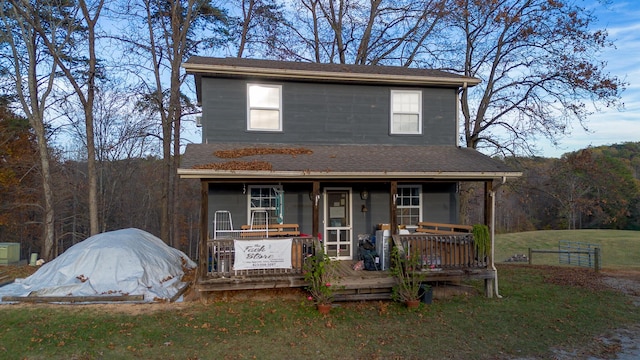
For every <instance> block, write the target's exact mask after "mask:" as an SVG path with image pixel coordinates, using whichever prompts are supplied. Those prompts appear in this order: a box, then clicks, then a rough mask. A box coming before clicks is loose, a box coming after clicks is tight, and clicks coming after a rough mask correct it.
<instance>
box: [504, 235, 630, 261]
mask: <svg viewBox="0 0 640 360" xmlns="http://www.w3.org/2000/svg"><path fill="white" fill-rule="evenodd" d="M559 240H569V241H578V242H584V243H590V244H598V245H600V250H601V254H602V267H604V268H636V269H640V231H623V230H548V231H547V230H545V231H529V232H521V233H513V234H500V235H496V250H495V261H496V262H502V261H504V260H505V259H507V258H509V257H511V256H513V255H514V254H525V255H526V254H527V251H528V248H532V249H536V250H557V249H558V241H559ZM533 264H539V265H558V255H557V254H533Z"/></svg>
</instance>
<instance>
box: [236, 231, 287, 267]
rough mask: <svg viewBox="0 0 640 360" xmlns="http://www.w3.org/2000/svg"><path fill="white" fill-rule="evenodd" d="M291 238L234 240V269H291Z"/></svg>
mask: <svg viewBox="0 0 640 360" xmlns="http://www.w3.org/2000/svg"><path fill="white" fill-rule="evenodd" d="M291 242H292V239H278V240H234V241H233V246H234V248H235V261H234V262H233V269H234V270H253V269H291Z"/></svg>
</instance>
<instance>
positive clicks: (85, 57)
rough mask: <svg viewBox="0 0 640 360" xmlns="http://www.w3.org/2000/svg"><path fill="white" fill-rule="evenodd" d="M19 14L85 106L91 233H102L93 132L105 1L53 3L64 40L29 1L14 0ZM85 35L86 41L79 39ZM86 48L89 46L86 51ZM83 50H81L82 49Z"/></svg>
mask: <svg viewBox="0 0 640 360" xmlns="http://www.w3.org/2000/svg"><path fill="white" fill-rule="evenodd" d="M11 1H12V3H13V4H14V6H15V8H16V9H18V10H17V11H18V12H19V13H20V15H21V16H22V17H24V18H25V19H26V20H27V21H28V22H29V26H31V27H32V28H33V29H34V30H35V31H36V32H37V33H38V34H40V36H41V38H42V45H43V46H44V47H45V48H46V49H47V51H48V53H49V54H50V55H51V56H52V58H53V60H54V61H55V63H56V65H57V68H58V69H59V71H60V72H61V73H62V74H63V75H64V77H65V79H66V81H67V82H68V83H69V84H70V85H71V87H72V88H73V89H74V92H75V95H77V96H78V99H79V101H80V102H81V103H82V106H83V110H84V115H85V129H86V141H87V164H88V180H89V219H90V233H91V235H95V234H97V233H98V232H99V229H100V227H99V223H98V221H99V219H98V185H97V173H96V158H95V145H94V132H93V103H94V98H95V91H96V80H97V76H98V75H99V74H98V70H99V68H98V57H97V54H96V26H97V21H98V18H99V17H100V12H101V11H102V7H103V5H104V0H99V1H96V2H95V3H88V2H86V1H85V0H79V1H78V2H77V3H74V2H72V3H67V2H52V3H50V4H47V5H48V8H52V9H57V11H58V12H59V13H60V14H62V15H63V16H64V20H65V25H66V28H64V29H62V30H63V31H64V38H63V39H62V41H60V39H57V38H51V39H50V38H48V37H47V36H46V35H47V32H48V28H47V24H46V23H44V22H43V21H42V20H41V18H40V14H39V9H37V8H35V7H34V5H33V4H31V3H30V2H29V1H28V0H11ZM38 3H39V2H36V4H38ZM79 32H82V33H83V35H84V37H85V40H86V42H83V41H79V40H81V38H78V37H77V36H75V35H76V34H78V33H79ZM82 46H86V47H84V48H82ZM78 48H80V49H78Z"/></svg>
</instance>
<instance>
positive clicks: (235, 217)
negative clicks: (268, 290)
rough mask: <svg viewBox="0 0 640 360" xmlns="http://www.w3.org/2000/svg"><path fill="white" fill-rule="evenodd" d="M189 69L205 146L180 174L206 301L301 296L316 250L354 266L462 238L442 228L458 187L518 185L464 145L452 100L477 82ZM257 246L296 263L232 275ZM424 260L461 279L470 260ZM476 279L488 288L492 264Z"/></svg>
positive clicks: (210, 66)
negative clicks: (402, 246)
mask: <svg viewBox="0 0 640 360" xmlns="http://www.w3.org/2000/svg"><path fill="white" fill-rule="evenodd" d="M183 66H184V68H185V69H186V71H187V73H188V74H191V75H193V76H194V78H195V83H196V90H197V98H198V102H199V104H200V105H201V107H202V117H201V119H200V123H201V126H202V144H191V145H188V146H187V148H186V151H185V154H184V156H183V159H182V163H181V167H180V169H179V170H178V173H179V175H180V176H181V177H183V178H195V179H200V181H201V184H202V211H201V214H202V226H201V230H202V239H201V246H200V252H199V264H200V271H199V273H200V279H199V284H200V289H201V290H204V291H207V290H216V289H217V288H225V287H224V286H223V284H227V285H226V286H227V287H226V288H232V289H242V288H256V287H274V286H299V285H301V284H302V283H301V282H299V281H297V278H296V276H298V277H299V275H300V271H301V263H302V261H303V260H304V256H305V255H306V254H308V252H309V249H310V247H311V244H312V241H313V240H321V244H322V246H323V248H324V250H325V251H326V253H327V254H328V255H329V256H331V257H332V258H334V259H337V260H342V261H355V260H358V259H359V258H360V257H361V255H360V247H359V246H360V245H361V244H362V240H363V239H365V238H369V239H371V240H374V238H376V235H377V239H375V240H376V241H378V244H381V241H382V239H380V238H381V237H382V236H384V237H385V241H386V237H388V236H389V235H393V234H397V233H398V232H399V229H402V232H403V233H409V234H413V235H414V236H418V235H424V236H427V235H428V234H440V235H442V234H449V233H452V234H457V232H456V231H455V229H453V228H447V229H444V228H443V226H444V225H446V224H458V223H459V222H460V221H459V218H458V207H459V204H458V202H459V197H458V189H459V185H460V183H461V182H464V181H474V182H484V183H485V189H486V190H487V191H486V193H487V194H488V195H489V194H491V193H492V190H491V189H492V186H493V185H492V184H493V182H494V181H504V180H505V179H507V178H509V177H514V176H519V173H517V172H514V171H513V170H511V169H509V168H508V167H506V166H505V165H504V164H503V163H501V162H499V161H496V160H494V159H491V158H489V157H488V156H485V155H483V154H481V153H479V152H477V151H475V150H473V149H468V148H464V147H460V146H459V145H458V139H459V133H458V128H459V122H458V113H459V108H458V106H459V105H458V104H459V99H458V93H459V91H460V89H462V88H465V87H471V86H474V85H476V84H478V83H479V80H478V79H475V78H470V77H464V76H459V75H455V74H450V73H446V72H442V71H436V70H425V69H412V68H404V67H387V66H357V65H339V64H316V63H301V62H283V61H270V60H253V59H237V58H206V57H193V58H191V59H189V61H187V62H186V63H185V64H184V65H183ZM488 195H487V197H486V200H485V208H486V209H487V211H486V218H487V221H486V222H487V224H488V225H490V222H491V219H492V217H493V214H492V212H491V206H489V205H488V204H489V202H490V201H491V199H490V198H489V196H488ZM434 223H435V224H436V225H435V227H432V228H431V229H433V230H434V231H433V232H432V231H430V230H429V226H430V225H433V224H434ZM438 224H440V226H441V229H438V226H437V225H438ZM462 228H464V227H462ZM443 229H444V230H443ZM384 230H387V231H386V232H384ZM381 231H382V232H381ZM463 231H464V230H463ZM256 238H260V239H272V240H273V241H276V240H278V239H293V245H291V246H292V250H291V259H290V261H291V262H290V263H289V262H287V263H286V266H284V267H283V268H278V267H277V266H275V267H274V268H269V266H270V265H266V266H265V268H264V269H261V268H259V267H260V266H257V267H258V268H254V269H250V270H248V269H247V268H246V267H241V266H239V265H238V264H237V263H236V262H237V259H236V257H237V256H236V253H237V252H238V250H237V249H238V248H237V246H239V245H238V244H239V242H238V241H243V240H245V241H251V239H256ZM230 239H231V240H235V241H236V243H235V245H234V243H232V242H230ZM424 244H428V243H424ZM432 245H433V244H432ZM385 246H388V245H387V244H385ZM427 247H430V248H432V249H431V250H428V249H425V250H424V251H425V254H427V253H429V252H431V253H429V254H427V255H428V256H429V261H430V265H431V267H432V268H433V267H438V268H443V269H444V270H447V266H454V267H455V268H456V270H460V269H461V268H464V267H468V266H469V264H470V262H472V261H474V259H473V256H472V255H470V254H467V253H465V252H466V251H467V250H463V251H462V253H463V255H460V254H457V255H455V256H454V255H446V254H445V253H446V252H449V253H450V252H452V251H453V252H455V251H458V250H455V251H454V250H452V249H453V248H452V247H451V246H449V248H448V250H447V249H445V248H444V247H441V248H439V249H436V248H433V247H432V246H431V245H428V246H427ZM377 249H378V250H379V251H378V252H379V253H380V254H379V255H380V256H381V257H386V258H387V259H382V263H381V265H380V267H381V269H383V270H384V269H385V267H386V266H388V265H385V261H388V253H387V252H388V248H383V247H380V246H378V247H377ZM436 253H437V254H436ZM425 256H426V255H425ZM436 256H437V258H438V259H437V261H436V260H434V259H435V258H436ZM445 256H449V260H445V259H444V257H445ZM452 256H453V257H452ZM441 257H442V258H441ZM454 257H455V260H454V259H453V258H454ZM377 260H380V259H377ZM475 260H477V259H475ZM253 266H256V265H255V264H254V265H253ZM474 267H476V268H477V267H478V264H475V265H474ZM479 267H480V268H483V269H485V270H488V273H487V274H489V275H487V274H484V275H483V276H485V278H488V277H491V274H492V272H493V270H492V269H489V265H488V264H487V263H486V262H483V263H482V264H481V265H480V266H479ZM438 274H439V275H440V276H443V275H442V274H444V273H443V272H439V273H438ZM229 283H233V286H229ZM243 284H244V285H243Z"/></svg>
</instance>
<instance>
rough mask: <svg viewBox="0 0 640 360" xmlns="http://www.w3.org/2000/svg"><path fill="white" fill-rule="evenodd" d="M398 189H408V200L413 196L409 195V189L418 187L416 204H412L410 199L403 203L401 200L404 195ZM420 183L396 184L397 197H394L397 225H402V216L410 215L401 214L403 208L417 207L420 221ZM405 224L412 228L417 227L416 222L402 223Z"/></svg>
mask: <svg viewBox="0 0 640 360" xmlns="http://www.w3.org/2000/svg"><path fill="white" fill-rule="evenodd" d="M400 189H409V196H408V198H409V200H410V199H411V198H412V197H413V196H412V195H411V192H412V191H411V189H418V197H417V199H418V204H417V205H414V204H412V203H411V201H409V204H408V205H405V204H403V202H404V201H403V200H404V199H405V198H406V196H404V194H403V192H402V191H400ZM422 201H423V200H422V185H398V197H397V198H396V209H397V211H396V222H397V223H398V225H403V222H402V221H401V219H402V218H403V217H409V216H411V215H406V216H403V215H402V210H403V209H417V210H418V222H420V221H422ZM404 225H406V226H407V227H408V228H414V227H417V225H418V224H417V223H411V224H404Z"/></svg>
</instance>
